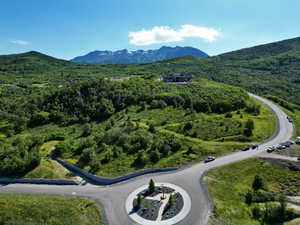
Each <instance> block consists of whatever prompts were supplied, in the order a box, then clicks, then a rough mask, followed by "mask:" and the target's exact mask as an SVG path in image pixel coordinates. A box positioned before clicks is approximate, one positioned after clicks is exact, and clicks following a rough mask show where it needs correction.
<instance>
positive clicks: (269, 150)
mask: <svg viewBox="0 0 300 225" xmlns="http://www.w3.org/2000/svg"><path fill="white" fill-rule="evenodd" d="M275 149H276V148H275V147H274V146H272V147H269V148H267V152H268V153H272V152H273V151H274V150H275Z"/></svg>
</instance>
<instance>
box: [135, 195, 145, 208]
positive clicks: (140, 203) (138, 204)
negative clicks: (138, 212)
mask: <svg viewBox="0 0 300 225" xmlns="http://www.w3.org/2000/svg"><path fill="white" fill-rule="evenodd" d="M142 204H143V198H142V195H141V194H139V195H138V196H137V203H136V208H137V209H140V208H141V207H142Z"/></svg>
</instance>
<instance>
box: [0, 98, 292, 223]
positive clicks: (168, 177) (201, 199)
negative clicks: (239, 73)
mask: <svg viewBox="0 0 300 225" xmlns="http://www.w3.org/2000/svg"><path fill="white" fill-rule="evenodd" d="M250 95H251V96H252V97H254V98H257V99H258V100H260V101H262V102H264V103H265V104H266V105H268V106H269V107H270V108H271V109H272V110H273V111H274V112H275V114H276V116H277V118H278V127H277V128H278V129H277V133H276V135H275V136H274V137H273V138H272V139H271V140H268V141H267V142H265V143H263V144H261V145H260V147H259V150H249V151H246V152H236V153H232V154H229V155H226V156H223V157H219V158H217V159H216V160H215V161H213V162H210V163H207V164H204V163H198V164H195V165H193V166H191V167H189V168H186V169H182V170H179V171H176V172H170V173H164V174H151V175H145V176H142V177H137V178H134V179H132V180H129V181H126V182H122V183H119V184H115V185H112V186H105V187H100V186H93V185H90V184H87V185H85V186H55V185H53V186H52V185H25V184H12V185H7V186H3V187H1V188H0V192H2V193H33V194H59V195H76V196H81V197H87V198H90V199H93V200H95V201H96V202H97V203H99V204H101V205H102V206H103V207H104V210H105V214H106V217H107V219H108V221H109V224H110V225H132V224H135V223H134V222H133V221H131V220H130V218H129V217H128V216H127V214H126V212H125V200H126V198H127V196H128V195H129V194H130V193H131V192H132V191H134V190H135V189H137V188H138V187H140V186H142V185H144V184H145V183H148V182H149V178H150V177H151V178H153V179H154V180H155V181H157V182H168V183H173V184H175V185H178V186H180V187H182V188H183V189H185V190H186V191H187V192H188V193H189V194H190V196H191V199H192V209H191V211H190V213H189V215H188V216H187V217H186V218H185V219H183V220H182V221H181V222H179V223H178V225H204V224H207V221H208V218H209V214H210V211H211V205H210V201H209V195H208V194H207V192H206V189H205V188H204V187H203V186H202V185H201V182H200V181H201V178H202V176H203V175H204V173H205V172H206V171H208V170H210V169H213V168H217V167H221V166H224V165H226V164H229V163H233V162H237V161H240V160H243V159H247V158H250V157H254V156H257V155H258V154H260V153H262V152H263V151H264V150H265V149H266V147H268V146H270V145H277V144H279V143H281V142H284V141H287V140H289V139H290V138H291V137H292V135H293V126H292V124H291V123H289V122H288V120H287V115H286V114H285V113H284V112H283V111H282V110H281V109H279V108H278V107H277V106H276V105H274V104H273V103H271V102H270V101H268V100H266V99H263V98H261V97H258V96H255V95H252V94H250Z"/></svg>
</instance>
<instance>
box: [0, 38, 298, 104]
mask: <svg viewBox="0 0 300 225" xmlns="http://www.w3.org/2000/svg"><path fill="white" fill-rule="evenodd" d="M168 72H190V73H191V74H192V75H194V76H196V77H205V78H208V79H211V80H214V81H218V82H223V83H227V84H231V85H235V86H240V87H243V88H245V89H247V90H248V91H251V92H253V93H256V94H271V95H275V96H278V97H281V98H284V99H285V100H288V101H291V102H293V103H296V104H300V100H299V99H300V38H295V39H290V40H285V41H281V42H276V43H271V44H267V45H261V46H257V47H252V48H248V49H242V50H239V51H235V52H230V53H226V54H223V55H219V56H216V57H211V58H207V59H198V58H195V57H189V56H187V57H181V58H176V59H172V60H166V61H161V62H156V63H149V64H117V65H94V64H79V63H73V62H68V61H63V60H57V59H54V58H52V57H48V56H45V55H42V54H40V53H36V52H29V53H25V54H19V55H11V56H0V85H1V87H0V91H1V89H2V95H6V94H7V92H8V93H9V94H11V93H12V92H13V93H30V92H32V91H37V87H38V88H41V87H42V88H45V87H49V86H55V87H58V86H59V85H63V86H69V85H70V84H71V83H72V82H76V81H79V80H84V79H96V78H99V77H101V76H120V75H121V76H136V75H138V76H144V77H149V78H150V77H153V76H154V77H155V76H156V77H157V76H162V75H164V74H166V73H168Z"/></svg>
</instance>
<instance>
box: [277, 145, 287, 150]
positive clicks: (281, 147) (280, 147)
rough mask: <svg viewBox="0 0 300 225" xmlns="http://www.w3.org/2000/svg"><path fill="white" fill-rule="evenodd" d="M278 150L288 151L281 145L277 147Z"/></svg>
mask: <svg viewBox="0 0 300 225" xmlns="http://www.w3.org/2000/svg"><path fill="white" fill-rule="evenodd" d="M276 149H278V150H282V149H286V146H285V145H282V144H280V145H278V146H277V147H276Z"/></svg>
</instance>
